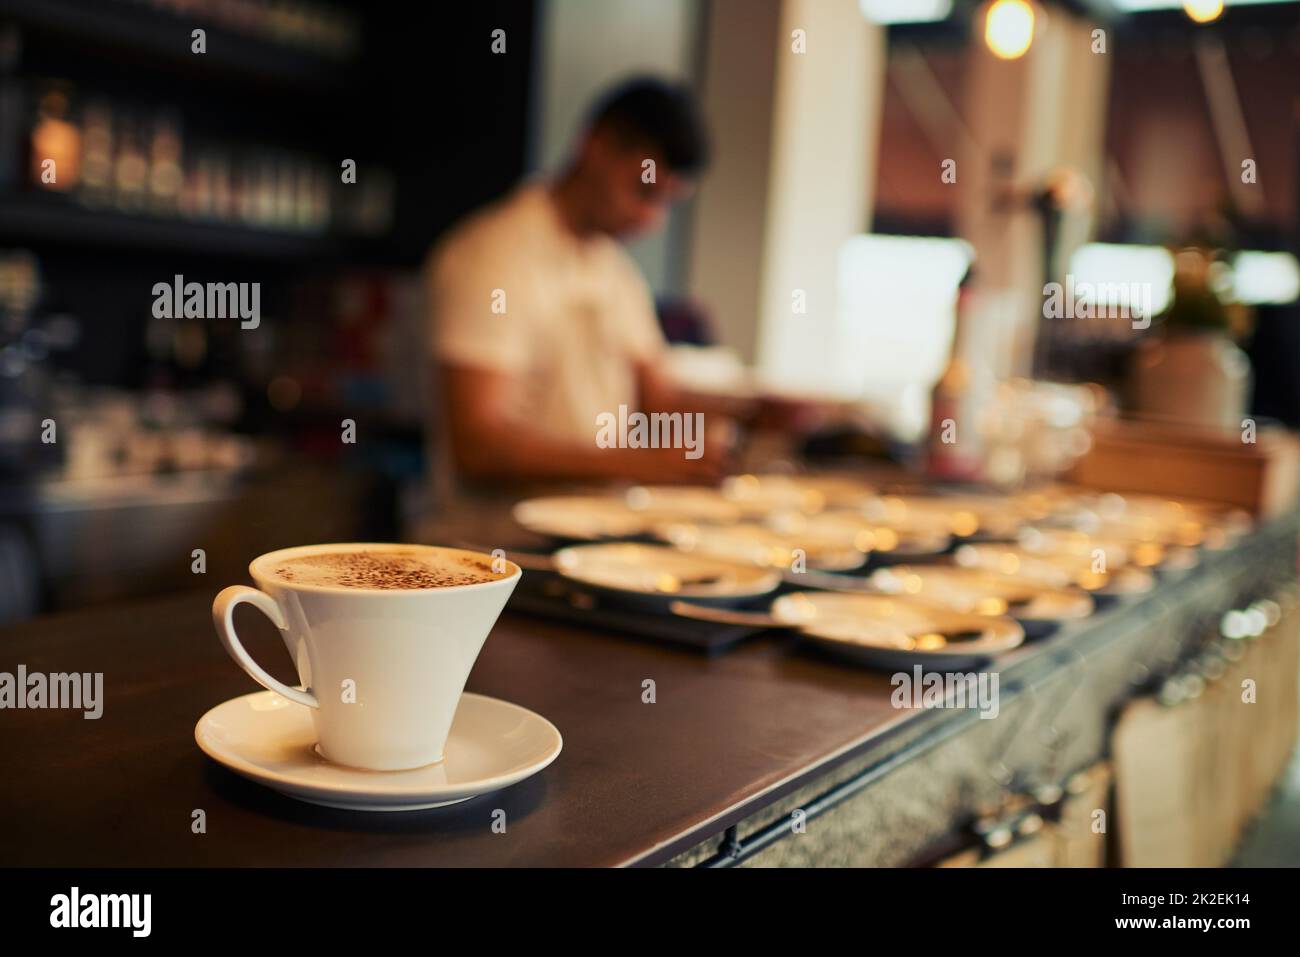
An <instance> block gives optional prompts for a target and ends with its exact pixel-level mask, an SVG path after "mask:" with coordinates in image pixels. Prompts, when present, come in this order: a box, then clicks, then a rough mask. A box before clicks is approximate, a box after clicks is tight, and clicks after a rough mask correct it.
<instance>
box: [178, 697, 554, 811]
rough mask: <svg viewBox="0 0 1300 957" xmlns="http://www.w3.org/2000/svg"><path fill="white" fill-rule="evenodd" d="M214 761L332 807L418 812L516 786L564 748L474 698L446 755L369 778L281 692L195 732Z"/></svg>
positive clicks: (521, 717) (236, 701) (227, 705)
mask: <svg viewBox="0 0 1300 957" xmlns="http://www.w3.org/2000/svg"><path fill="white" fill-rule="evenodd" d="M194 740H195V741H197V742H198V745H199V747H200V748H201V749H202V750H203V752H204V753H205V754H207V755H208V757H210V758H212V759H213V760H214V761H217V762H218V763H220V764H224V765H225V766H226V767H228V768H230V770H232V771H234V772H235V773H236V774H242V775H243V776H244V777H246V778H249V779H251V780H253V781H256V782H258V783H259V784H264V785H266V786H267V787H269V788H271V789H273V790H276V791H279V792H280V793H281V794H286V795H288V796H289V797H292V798H297V799H298V800H299V801H306V802H308V803H309V804H321V805H324V806H325V807H334V808H344V809H347V810H353V811H416V810H423V809H425V808H433V807H442V806H443V805H445V804H455V803H457V802H459V801H467V800H469V799H470V798H472V797H477V796H478V795H480V794H488V793H490V792H492V791H497V790H500V789H501V788H504V787H509V786H510V785H512V784H515V783H517V782H519V781H522V780H523V779H524V778H526V777H530V776H531V775H534V774H536V773H537V772H538V771H540V770H542V768H544V767H546V766H547V765H548V764H550V763H551V762H552V761H554V760H555V758H556V757H557V756H558V755H559V753H560V748H561V747H562V746H563V740H562V739H561V738H560V732H559V731H558V730H556V728H555V725H553V724H551V722H549V721H547V720H546V719H545V718H543V717H542V716H541V715H538V714H535V713H533V712H532V711H529V710H528V709H527V708H521V707H520V706H519V705H517V704H511V703H510V702H508V701H501V700H499V699H497V698H489V697H486V696H484V695H480V694H471V693H469V692H466V693H465V694H463V695H462V696H461V699H460V706H459V707H458V708H457V709H456V718H455V720H454V721H453V722H452V725H451V734H450V736H449V737H448V739H447V745H446V748H445V749H444V757H443V759H442V760H441V761H440V762H438V763H437V764H431V765H428V766H427V767H423V768H415V769H413V770H410V771H362V770H359V769H357V768H349V767H345V766H343V765H340V764H334V763H332V762H330V761H326V760H325V759H324V758H322V757H321V756H320V755H319V754H317V753H316V732H315V729H314V728H313V727H312V722H311V715H310V713H309V710H308V708H306V707H305V706H303V705H300V704H297V703H295V702H293V701H290V700H288V699H287V698H284V697H281V696H280V695H278V694H276V693H275V692H274V691H256V692H254V693H253V694H246V695H244V696H242V697H239V698H232V699H231V700H229V701H226V702H223V703H222V704H219V705H217V706H216V707H215V708H213V709H212V710H211V711H209V712H208V713H207V714H205V715H204V716H203V717H202V718H200V719H199V723H198V724H197V725H196V726H195V728H194Z"/></svg>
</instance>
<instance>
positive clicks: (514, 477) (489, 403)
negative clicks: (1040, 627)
mask: <svg viewBox="0 0 1300 957" xmlns="http://www.w3.org/2000/svg"><path fill="white" fill-rule="evenodd" d="M441 376H442V386H443V397H444V401H445V408H446V409H447V415H446V416H445V421H446V424H447V427H448V430H449V436H448V437H449V439H450V444H451V451H452V455H453V457H454V460H455V462H456V467H457V469H458V470H459V471H460V473H461V474H463V475H466V476H468V477H473V478H479V479H484V480H487V481H547V480H553V481H569V480H577V481H581V480H587V481H590V480H593V479H595V480H612V479H628V480H631V481H637V482H683V481H700V482H703V481H709V480H711V479H714V478H716V477H717V472H718V465H717V458H716V456H710V455H708V454H707V451H706V455H705V456H704V457H703V458H700V459H695V460H692V459H687V458H685V456H684V455H683V454H682V450H681V449H603V448H600V447H599V446H597V445H596V423H595V422H594V421H593V422H592V423H591V444H590V445H586V444H583V443H575V442H557V441H554V440H552V439H549V438H546V437H544V436H539V435H537V434H535V433H533V432H531V431H530V430H528V429H527V428H521V427H520V423H519V422H517V421H516V420H515V419H514V418H513V417H512V415H511V411H510V407H509V398H510V392H511V389H512V387H513V383H512V381H511V377H510V375H509V373H505V372H499V371H493V370H488V369H481V368H472V367H469V366H461V365H451V364H446V363H444V364H443V365H442V367H441Z"/></svg>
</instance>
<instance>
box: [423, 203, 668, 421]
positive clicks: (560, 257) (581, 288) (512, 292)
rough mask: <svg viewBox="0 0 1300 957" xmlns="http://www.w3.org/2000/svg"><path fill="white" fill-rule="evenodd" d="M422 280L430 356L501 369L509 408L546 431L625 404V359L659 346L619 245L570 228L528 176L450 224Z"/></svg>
mask: <svg viewBox="0 0 1300 957" xmlns="http://www.w3.org/2000/svg"><path fill="white" fill-rule="evenodd" d="M428 283H429V291H430V304H431V310H432V321H433V351H434V355H435V357H436V358H438V359H440V360H442V361H443V362H447V363H450V364H454V365H463V366H467V367H471V368H479V369H490V370H493V371H500V372H508V373H510V374H511V376H512V377H513V380H514V382H515V384H516V388H515V394H514V395H513V396H511V411H512V414H513V416H514V417H515V418H516V419H517V421H518V422H519V423H520V427H521V428H527V429H529V430H530V431H532V432H534V433H538V434H542V435H545V436H547V437H550V438H554V439H559V440H565V441H571V442H582V443H592V442H594V441H595V436H596V431H597V428H596V418H597V416H598V415H599V414H600V413H602V412H610V413H614V414H615V415H617V414H618V407H619V405H620V404H625V405H628V406H630V407H633V408H635V406H636V403H637V379H636V365H637V363H638V362H641V361H646V360H651V359H653V358H654V357H655V356H656V355H657V354H658V353H659V352H660V351H661V350H662V349H663V348H664V339H663V334H662V333H661V332H660V329H659V324H658V322H657V320H656V319H655V312H654V302H653V300H652V298H651V295H650V290H649V289H648V288H647V286H646V283H645V280H644V279H643V278H642V276H641V274H640V271H639V270H638V269H637V266H636V264H635V263H634V262H633V261H632V259H631V257H630V256H628V254H627V253H626V252H625V251H624V250H623V248H622V247H621V246H620V245H619V244H618V243H617V242H616V241H614V240H613V239H610V238H609V237H605V236H595V237H588V238H582V237H578V236H575V235H574V234H573V233H572V232H571V231H570V230H569V229H568V228H566V226H565V225H564V222H563V220H562V219H561V218H560V214H559V210H558V209H557V207H556V205H555V202H554V200H553V199H552V198H551V196H550V194H549V192H548V191H547V189H546V187H545V186H544V185H542V184H540V183H527V184H525V185H523V186H520V187H519V188H518V189H516V190H515V191H514V192H513V193H511V194H510V195H509V196H507V197H505V198H504V199H502V200H500V201H498V202H497V203H494V204H492V205H491V206H489V207H487V208H486V209H484V210H482V211H480V212H478V213H476V214H474V215H473V216H471V217H470V218H469V219H468V220H466V221H465V222H464V223H462V224H460V225H459V226H457V227H456V228H455V229H453V230H452V232H451V233H450V234H449V235H448V237H447V238H446V239H445V240H443V241H442V242H441V243H440V244H439V246H438V248H437V249H436V250H435V251H434V253H433V255H432V256H431V258H430V263H429V267H428ZM494 307H495V311H494ZM502 310H504V311H502ZM448 411H449V412H450V414H452V415H454V414H455V410H454V409H452V410H448Z"/></svg>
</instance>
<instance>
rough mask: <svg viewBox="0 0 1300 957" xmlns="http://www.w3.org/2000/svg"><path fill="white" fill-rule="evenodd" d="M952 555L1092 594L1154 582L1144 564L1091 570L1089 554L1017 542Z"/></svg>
mask: <svg viewBox="0 0 1300 957" xmlns="http://www.w3.org/2000/svg"><path fill="white" fill-rule="evenodd" d="M953 558H954V559H955V560H956V562H957V564H958V565H961V566H962V567H964V568H979V569H983V570H984V571H990V572H997V573H998V574H1001V575H1014V576H1017V577H1019V578H1026V579H1029V580H1030V581H1036V582H1040V583H1042V584H1044V585H1052V586H1054V587H1057V588H1067V587H1071V586H1073V587H1076V588H1082V589H1084V590H1085V591H1088V592H1092V593H1093V594H1096V595H1137V594H1142V593H1143V592H1148V591H1150V590H1151V589H1152V588H1153V587H1154V586H1155V576H1154V575H1152V573H1151V570H1150V569H1148V568H1139V567H1138V566H1136V565H1121V566H1119V567H1118V568H1116V567H1112V566H1106V567H1107V570H1106V571H1105V572H1098V571H1094V570H1093V559H1092V557H1091V556H1089V555H1079V554H1074V553H1071V552H1031V551H1029V550H1027V549H1025V548H1023V547H1021V546H1019V545H1002V544H996V543H984V544H977V545H963V546H961V547H960V548H959V549H957V551H956V552H955V553H954V555H953Z"/></svg>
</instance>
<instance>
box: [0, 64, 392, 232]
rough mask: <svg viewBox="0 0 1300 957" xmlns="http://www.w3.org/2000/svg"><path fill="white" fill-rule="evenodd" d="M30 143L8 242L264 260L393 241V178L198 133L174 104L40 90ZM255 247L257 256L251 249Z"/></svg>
mask: <svg viewBox="0 0 1300 957" xmlns="http://www.w3.org/2000/svg"><path fill="white" fill-rule="evenodd" d="M28 86H29V87H30V92H31V99H32V107H31V109H30V110H28V111H26V114H25V115H26V117H27V118H26V120H25V128H23V129H19V130H16V131H10V132H9V133H8V134H6V138H16V139H19V140H22V141H24V142H25V143H26V148H25V149H19V150H17V151H16V152H17V153H18V154H19V156H20V158H18V159H15V160H14V161H13V162H11V164H10V166H11V168H10V169H9V170H8V173H7V175H0V186H3V192H0V210H3V211H4V213H5V215H4V216H0V234H3V235H7V236H9V237H10V238H18V239H24V238H45V239H59V238H67V239H71V240H76V241H79V242H92V243H94V242H99V241H109V242H114V241H118V242H120V241H125V242H128V243H134V244H145V245H147V244H151V243H155V244H166V245H171V244H173V243H180V244H181V245H184V246H189V247H195V248H209V247H216V248H221V249H228V250H229V251H231V252H236V253H238V252H250V253H253V254H257V255H265V254H272V255H274V254H292V253H294V252H295V251H299V252H319V251H323V250H324V249H326V248H327V247H329V246H338V245H341V244H343V243H344V242H346V241H348V240H356V239H364V238H368V237H374V236H378V235H381V234H382V233H384V232H385V231H386V230H387V229H388V227H389V225H390V222H391V218H392V211H393V179H392V176H391V174H389V173H388V172H387V171H386V170H384V169H381V168H377V167H370V166H368V165H367V167H366V168H365V170H364V175H360V176H355V177H353V176H350V175H349V173H350V172H352V171H354V169H355V167H349V161H347V160H340V161H339V165H338V166H337V167H336V166H334V165H333V161H330V160H326V159H324V158H322V157H320V156H319V155H309V154H306V153H302V152H298V151H293V150H288V149H280V148H271V147H267V146H262V145H250V144H236V143H231V142H229V141H226V140H216V139H213V138H204V137H202V136H199V135H194V134H189V135H187V133H186V131H185V129H184V124H183V122H182V117H181V114H180V113H179V111H178V110H176V109H174V108H170V107H156V108H153V109H148V110H146V109H141V108H138V107H134V106H124V105H123V104H121V103H119V102H115V101H111V100H108V99H106V98H103V97H98V96H94V95H90V96H84V97H83V96H79V95H78V94H77V92H76V91H75V90H74V88H73V87H72V86H71V84H68V83H66V82H63V81H58V80H45V81H36V82H33V83H31V84H28ZM245 246H247V247H248V248H247V249H245V248H244V247H245Z"/></svg>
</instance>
